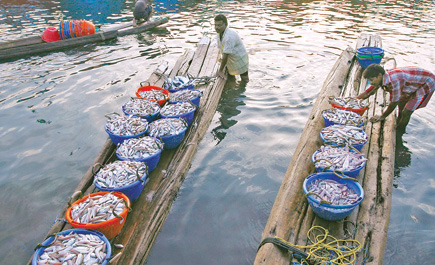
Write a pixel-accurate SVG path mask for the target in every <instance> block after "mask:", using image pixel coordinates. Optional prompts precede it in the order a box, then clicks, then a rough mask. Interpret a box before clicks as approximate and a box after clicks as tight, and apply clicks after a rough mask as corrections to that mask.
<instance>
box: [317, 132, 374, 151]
mask: <svg viewBox="0 0 435 265" xmlns="http://www.w3.org/2000/svg"><path fill="white" fill-rule="evenodd" d="M362 132H363V133H364V134H365V135H366V141H365V142H363V143H360V144H353V145H351V146H352V147H353V148H355V149H356V150H358V151H361V149H362V148H363V147H364V145H365V144H366V143H367V142H368V137H367V134H366V132H364V131H362ZM320 138H321V139H322V141H323V143H324V144H327V145H331V146H336V147H339V146H342V145H343V144H341V143H334V142H330V141H326V140H325V138H324V136H323V134H322V132H320Z"/></svg>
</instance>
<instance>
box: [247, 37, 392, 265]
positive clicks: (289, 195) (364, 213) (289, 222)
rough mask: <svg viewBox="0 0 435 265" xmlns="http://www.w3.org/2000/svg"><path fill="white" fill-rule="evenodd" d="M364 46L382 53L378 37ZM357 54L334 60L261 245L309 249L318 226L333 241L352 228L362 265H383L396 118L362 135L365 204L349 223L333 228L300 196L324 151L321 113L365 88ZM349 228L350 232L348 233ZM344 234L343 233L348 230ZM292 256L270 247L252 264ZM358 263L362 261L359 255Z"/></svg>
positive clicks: (377, 109)
mask: <svg viewBox="0 0 435 265" xmlns="http://www.w3.org/2000/svg"><path fill="white" fill-rule="evenodd" d="M364 46H376V47H381V38H380V37H379V36H377V35H373V36H370V35H367V34H362V35H361V36H360V37H359V39H358V41H357V45H356V48H359V47H364ZM355 53H356V52H355V50H354V49H352V48H350V47H349V48H347V49H346V50H344V51H343V53H342V54H341V55H340V57H339V58H338V60H337V62H336V63H335V65H334V66H333V67H332V70H331V72H330V73H329V75H328V77H327V78H326V80H325V82H324V84H323V87H322V89H321V91H320V92H319V95H318V97H317V100H316V102H315V104H314V106H313V110H312V112H311V114H310V116H309V118H308V122H307V124H306V125H305V128H304V131H303V133H302V135H301V138H300V140H299V144H298V146H297V148H296V150H295V152H294V156H293V157H292V160H291V162H290V165H289V167H288V169H287V171H286V174H285V176H284V179H283V181H282V184H281V187H280V190H279V192H278V194H277V197H276V200H275V203H274V205H273V208H272V210H271V213H270V216H269V219H268V221H267V224H266V227H265V229H264V232H263V235H262V240H263V239H264V238H266V237H275V236H278V237H280V238H282V239H284V240H286V241H288V242H290V243H291V244H296V245H302V246H306V245H307V232H308V231H309V229H310V228H311V227H313V226H316V225H319V226H322V227H324V228H326V229H328V231H329V233H330V234H331V235H333V236H335V237H336V238H341V239H343V238H344V234H345V231H349V230H353V229H354V227H352V226H351V225H350V224H351V222H352V223H354V224H356V228H357V230H356V231H357V232H356V235H355V237H354V238H355V239H356V240H358V241H359V242H360V243H361V245H362V247H363V248H364V249H366V250H367V251H368V254H369V257H368V259H367V260H366V263H365V264H382V259H383V255H384V249H385V244H386V236H387V231H388V223H389V217H390V209H391V194H392V182H393V174H394V172H393V170H394V152H395V141H396V138H395V119H396V118H395V115H390V116H388V118H387V119H386V120H385V122H382V123H379V122H378V123H368V124H367V125H366V126H365V132H366V133H367V134H368V136H369V142H368V143H367V144H366V145H365V146H364V148H363V149H362V153H363V154H364V155H365V156H366V158H367V159H368V161H367V164H366V166H365V170H362V171H361V172H360V174H359V176H358V182H359V183H360V184H361V185H362V186H363V188H364V192H365V198H364V200H363V201H362V203H361V204H360V206H359V207H357V209H355V210H354V211H353V212H352V213H351V215H350V216H349V217H347V218H346V220H347V221H351V222H333V221H326V220H324V219H321V218H318V217H316V215H315V214H314V213H313V211H312V209H311V207H309V205H308V202H307V199H306V197H305V195H304V193H303V190H302V184H303V181H304V179H305V178H306V177H307V176H309V175H310V174H312V173H314V172H315V168H314V165H313V163H312V161H311V155H312V154H313V153H314V152H315V151H316V150H317V149H318V148H319V147H320V146H321V145H322V141H321V139H320V135H319V134H320V130H321V129H322V128H323V127H324V121H323V118H322V115H321V114H322V111H324V110H325V109H329V108H331V106H330V104H329V102H328V98H329V97H330V96H336V97H337V96H356V95H358V94H359V93H361V92H362V91H364V90H365V89H366V88H367V80H365V79H364V78H362V77H361V74H362V69H361V67H360V66H359V64H358V62H357V60H356V56H355ZM385 103H386V95H385V94H384V92H383V91H381V89H379V90H378V92H377V94H376V96H372V97H371V98H370V105H369V110H368V111H366V113H365V115H367V116H368V118H370V117H372V116H373V115H379V114H381V113H382V111H383V109H384V108H385V107H386V106H385V105H386V104H385ZM348 226H350V227H348ZM346 229H347V230H346ZM289 259H290V254H289V252H287V251H283V250H280V249H279V248H278V247H277V246H275V245H274V244H271V243H266V244H264V245H262V246H261V247H260V248H259V250H258V252H257V255H256V259H255V264H257V265H258V264H267V265H269V264H274V265H279V264H288V263H289ZM358 259H359V260H358V261H359V262H361V261H362V259H363V255H359V257H358Z"/></svg>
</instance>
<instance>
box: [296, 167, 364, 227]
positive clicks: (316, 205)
mask: <svg viewBox="0 0 435 265" xmlns="http://www.w3.org/2000/svg"><path fill="white" fill-rule="evenodd" d="M317 179H331V180H335V181H337V182H339V183H342V184H345V185H346V186H347V187H348V188H350V189H352V190H353V191H354V192H355V193H356V194H358V196H359V197H358V200H357V201H356V202H354V203H352V204H349V205H332V204H325V203H322V204H321V203H320V201H319V200H318V198H317V197H316V196H313V195H308V196H307V200H308V203H309V205H310V206H311V209H313V212H314V213H315V214H316V215H317V216H319V217H320V218H323V219H326V220H330V221H337V220H341V219H344V218H346V217H347V216H348V215H349V214H350V213H351V212H352V211H353V210H354V209H355V208H356V207H357V206H358V205H359V204H360V203H361V202H362V200H363V199H364V190H363V188H362V187H361V185H360V184H359V183H358V182H356V181H354V180H350V179H345V178H341V177H339V176H337V175H336V174H334V173H314V174H312V175H309V176H308V177H307V178H306V179H305V180H304V183H303V186H302V187H303V190H304V193H305V195H307V194H308V186H309V185H311V183H312V182H314V181H315V180H317Z"/></svg>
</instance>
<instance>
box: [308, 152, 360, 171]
mask: <svg viewBox="0 0 435 265" xmlns="http://www.w3.org/2000/svg"><path fill="white" fill-rule="evenodd" d="M366 160H367V159H366V158H365V157H364V155H362V154H360V153H358V152H352V151H351V150H350V148H349V146H345V147H331V146H321V147H320V149H319V150H317V152H316V153H315V155H314V165H315V167H316V168H325V169H329V170H333V171H351V170H354V169H356V168H358V167H360V166H361V165H362V164H363V163H364V161H366Z"/></svg>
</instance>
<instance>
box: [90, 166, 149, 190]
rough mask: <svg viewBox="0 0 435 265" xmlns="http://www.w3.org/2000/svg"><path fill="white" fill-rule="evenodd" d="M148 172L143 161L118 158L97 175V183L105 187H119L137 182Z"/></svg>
mask: <svg viewBox="0 0 435 265" xmlns="http://www.w3.org/2000/svg"><path fill="white" fill-rule="evenodd" d="M146 172H147V166H146V164H145V163H143V162H136V161H120V160H116V161H114V162H112V163H110V164H107V165H106V166H104V168H102V169H100V170H99V171H98V173H97V174H96V175H95V178H94V180H95V183H97V184H98V185H99V186H100V187H104V188H109V187H110V188H119V187H124V186H127V185H130V184H132V183H134V182H136V181H137V180H138V179H139V178H141V177H142V176H143V175H144V174H146Z"/></svg>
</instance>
